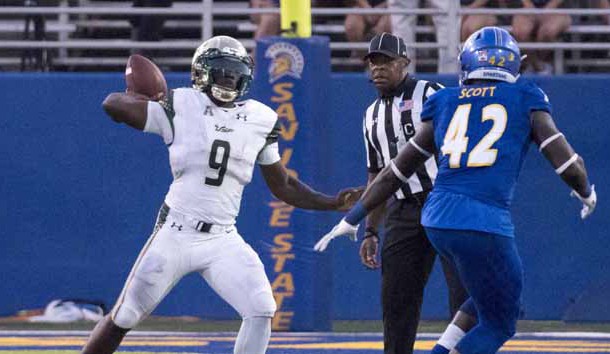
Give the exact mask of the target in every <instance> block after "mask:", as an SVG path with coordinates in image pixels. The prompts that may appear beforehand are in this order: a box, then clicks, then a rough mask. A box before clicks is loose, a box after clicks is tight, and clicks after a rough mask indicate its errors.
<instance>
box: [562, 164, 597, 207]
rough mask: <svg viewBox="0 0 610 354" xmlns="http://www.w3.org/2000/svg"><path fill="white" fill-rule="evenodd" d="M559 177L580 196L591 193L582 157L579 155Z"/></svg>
mask: <svg viewBox="0 0 610 354" xmlns="http://www.w3.org/2000/svg"><path fill="white" fill-rule="evenodd" d="M560 177H561V179H562V180H563V181H564V182H565V183H566V184H567V185H568V186H570V187H571V188H572V189H573V190H575V191H576V192H577V193H578V194H580V195H581V196H584V197H586V196H588V195H589V194H590V193H591V185H590V183H589V177H588V176H587V170H586V169H585V162H584V160H583V159H582V157H580V156H579V157H578V158H577V159H576V161H575V162H574V163H573V164H572V165H570V167H568V168H567V169H566V170H565V171H564V172H563V173H562V174H560Z"/></svg>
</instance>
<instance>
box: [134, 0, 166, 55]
mask: <svg viewBox="0 0 610 354" xmlns="http://www.w3.org/2000/svg"><path fill="white" fill-rule="evenodd" d="M171 6H172V0H133V7H171ZM164 23H165V17H164V16H158V15H139V16H134V17H132V19H131V26H132V31H131V39H132V40H134V41H144V42H155V41H160V40H162V39H163V36H162V31H163V24H164ZM135 52H136V53H139V54H142V55H144V56H147V57H149V58H151V59H152V57H153V56H154V54H155V52H154V51H152V50H136V51H135Z"/></svg>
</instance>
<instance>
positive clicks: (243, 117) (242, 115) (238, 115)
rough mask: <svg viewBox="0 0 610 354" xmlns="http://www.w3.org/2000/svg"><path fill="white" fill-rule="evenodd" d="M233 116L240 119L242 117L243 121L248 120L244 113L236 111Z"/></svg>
mask: <svg viewBox="0 0 610 354" xmlns="http://www.w3.org/2000/svg"><path fill="white" fill-rule="evenodd" d="M235 118H237V120H242V119H243V120H244V122H245V121H247V120H248V116H247V115H246V114H245V113H237V114H236V115H235Z"/></svg>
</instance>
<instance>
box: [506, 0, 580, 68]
mask: <svg viewBox="0 0 610 354" xmlns="http://www.w3.org/2000/svg"><path fill="white" fill-rule="evenodd" d="M563 2H564V1H563V0H522V1H521V4H522V7H523V8H538V9H541V10H542V11H544V10H545V9H556V8H558V7H560V6H561V5H562V4H563ZM571 24H572V19H571V18H570V16H569V15H561V14H560V15H556V14H540V15H515V16H513V23H512V27H513V35H514V36H515V39H516V40H517V41H518V42H533V41H536V42H554V41H556V40H557V39H558V38H559V36H560V35H561V34H562V33H563V32H565V31H566V30H567V29H568V28H569V27H570V25H571ZM527 54H528V60H527V61H526V62H528V61H529V63H530V66H529V67H527V68H526V71H530V72H536V73H539V74H547V75H548V74H552V73H553V66H552V65H551V63H550V62H549V59H548V58H549V57H550V52H549V51H530V52H528V53H527Z"/></svg>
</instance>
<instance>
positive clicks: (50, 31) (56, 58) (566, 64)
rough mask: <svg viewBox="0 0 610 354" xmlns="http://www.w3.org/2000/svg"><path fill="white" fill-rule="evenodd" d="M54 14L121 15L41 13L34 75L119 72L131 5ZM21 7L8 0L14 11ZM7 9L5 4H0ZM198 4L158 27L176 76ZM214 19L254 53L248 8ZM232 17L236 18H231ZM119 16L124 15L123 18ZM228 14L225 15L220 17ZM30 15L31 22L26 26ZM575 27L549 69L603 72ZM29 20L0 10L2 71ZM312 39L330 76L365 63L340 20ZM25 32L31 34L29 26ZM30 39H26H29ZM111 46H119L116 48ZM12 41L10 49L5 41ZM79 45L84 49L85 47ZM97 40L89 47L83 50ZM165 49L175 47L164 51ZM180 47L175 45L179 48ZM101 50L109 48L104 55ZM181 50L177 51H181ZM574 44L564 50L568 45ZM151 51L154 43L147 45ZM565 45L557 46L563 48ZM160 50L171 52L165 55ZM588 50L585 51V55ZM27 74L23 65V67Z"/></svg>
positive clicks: (15, 66)
mask: <svg viewBox="0 0 610 354" xmlns="http://www.w3.org/2000/svg"><path fill="white" fill-rule="evenodd" d="M56 2H57V4H58V5H59V7H60V8H63V9H69V8H73V7H81V8H88V9H107V8H116V9H122V10H121V11H122V13H121V14H120V15H116V14H93V13H91V14H86V13H85V14H82V13H79V14H67V13H63V14H59V15H57V14H47V15H45V16H44V17H45V20H46V21H45V29H44V30H45V34H46V38H45V39H46V41H51V42H56V45H54V44H47V45H49V46H51V47H52V48H48V49H40V50H41V51H44V52H45V55H46V56H48V58H49V60H48V62H47V63H45V65H46V67H45V68H42V69H41V68H38V69H39V70H54V71H106V70H120V69H121V68H122V67H123V65H124V61H125V58H126V56H127V55H129V53H130V52H131V50H133V48H134V47H136V46H131V45H130V44H129V42H128V41H131V22H130V17H131V16H129V12H130V11H131V10H132V7H131V1H116V0H115V1H112V0H104V1H96V0H70V1H68V0H57V1H56ZM16 3H20V1H17V0H14V1H13V4H12V5H15V4H16ZM6 4H8V5H11V4H10V3H8V2H6ZM201 6H202V5H201V1H185V0H180V1H178V0H175V1H174V2H173V6H172V9H176V10H178V11H182V12H181V14H179V15H176V14H171V15H169V16H167V17H166V21H165V23H164V26H163V31H162V37H163V43H157V45H158V48H155V49H154V50H152V51H151V52H150V53H152V54H151V55H152V56H153V57H154V58H155V60H156V61H157V62H158V63H159V64H160V65H161V66H164V67H165V69H168V70H174V71H185V70H188V65H189V62H190V56H191V52H192V48H195V47H196V45H197V43H199V42H200V40H201V37H202V35H203V31H204V29H202V22H203V21H202V19H201V15H200V13H201V8H202V7H201ZM213 7H214V15H213V21H212V26H211V30H212V33H213V34H221V33H222V34H228V35H232V36H234V37H236V38H238V39H241V40H242V41H243V42H244V44H245V45H246V47H248V48H252V47H253V46H254V44H255V43H254V41H253V40H252V34H253V32H254V30H255V25H254V24H253V23H252V22H251V21H250V18H249V15H248V11H249V8H248V7H249V6H248V2H247V1H222V0H215V1H214V2H213ZM235 9H237V10H238V14H235V13H234V12H230V11H231V10H233V11H234V10H235ZM123 10H124V11H123ZM226 10H229V12H227V13H226V14H225V12H226ZM32 17H33V16H30V17H29V18H30V19H31V18H32ZM573 18H574V21H573V25H572V26H571V27H570V29H569V30H568V32H567V33H566V34H565V35H564V36H563V42H562V43H559V44H558V45H557V47H554V62H555V67H556V72H557V73H564V72H566V73H580V72H604V71H608V69H610V59H608V49H610V48H609V47H608V45H607V44H606V47H604V46H595V48H592V49H591V48H586V46H584V47H579V45H582V44H585V43H588V42H596V43H598V42H606V43H608V37H609V36H610V26H608V25H603V24H602V23H601V22H597V21H595V19H594V17H592V16H573ZM27 19H28V16H27V15H19V14H11V13H5V12H3V7H2V6H0V41H2V42H3V45H2V47H3V48H5V49H2V50H0V53H2V55H0V68H1V69H2V70H19V69H20V66H21V65H20V64H21V62H22V57H23V56H24V55H25V56H28V55H29V56H31V55H32V53H33V52H36V50H37V48H31V49H30V50H29V51H26V49H23V47H21V49H20V48H16V47H12V48H11V45H9V44H13V43H16V42H12V41H21V42H24V41H23V39H24V35H25V33H26V29H27V27H26V22H27ZM313 22H314V24H313V33H314V34H316V35H326V36H329V37H330V38H331V49H332V61H331V62H332V64H333V70H334V71H345V70H348V71H354V70H355V71H362V70H363V64H362V62H361V61H360V60H358V59H357V58H350V55H349V49H353V48H354V47H361V48H364V47H365V46H366V43H348V42H347V41H346V39H345V34H344V26H343V21H342V18H341V16H322V15H316V16H314V21H313ZM429 22H430V21H427V22H426V21H423V22H422V21H420V24H419V25H418V26H417V28H416V32H417V40H418V42H420V44H425V43H427V44H430V45H431V47H430V48H421V49H419V50H418V71H420V72H433V71H434V69H435V67H436V50H435V48H434V41H435V39H434V29H433V27H432V26H431V25H429ZM29 27H30V28H29V31H30V32H31V31H33V26H32V23H31V21H30V26H29ZM30 38H32V35H31V33H30ZM117 40H122V41H121V42H117ZM9 41H11V42H9ZM83 41H85V42H83ZM91 41H96V42H97V45H96V46H95V48H92V47H88V46H87V45H86V44H87V43H90V42H91ZM66 42H72V43H71V44H70V46H66V47H64V48H61V47H62V45H61V43H66ZM169 42H172V43H173V44H172V45H171V46H169V47H168V44H167V43H169ZM177 42H179V43H177ZM104 43H107V44H108V45H107V47H105V48H104ZM180 43H181V44H180ZM572 43H573V44H574V45H567V46H566V44H572ZM153 45H154V44H153ZM562 45H563V46H562ZM163 48H170V49H171V50H168V49H163ZM585 48H586V49H587V50H584V49H585ZM25 69H27V65H26V68H25Z"/></svg>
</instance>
